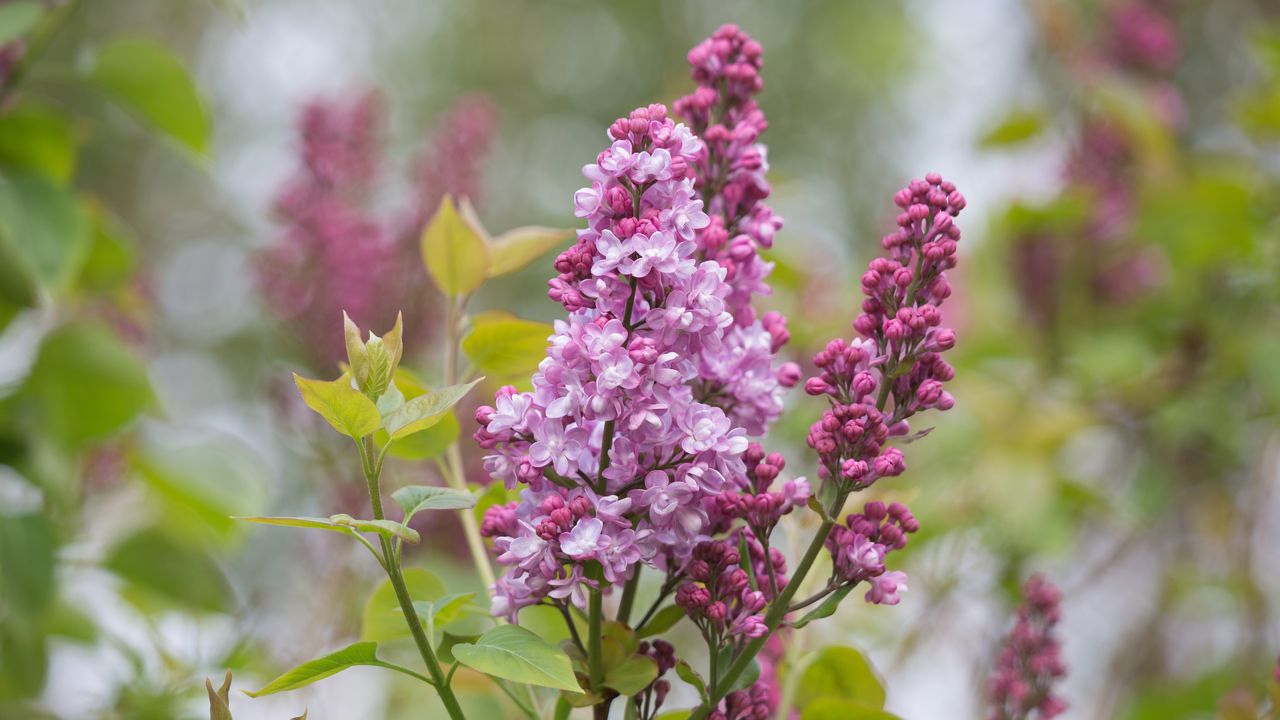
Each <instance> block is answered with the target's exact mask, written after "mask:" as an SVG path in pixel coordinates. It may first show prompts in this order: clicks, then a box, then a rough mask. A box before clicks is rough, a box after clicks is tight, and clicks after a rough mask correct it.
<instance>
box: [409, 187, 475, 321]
mask: <svg viewBox="0 0 1280 720" xmlns="http://www.w3.org/2000/svg"><path fill="white" fill-rule="evenodd" d="M474 214H475V213H474V211H471V210H470V203H468V202H467V201H466V200H463V201H462V214H459V211H458V209H457V208H456V207H455V206H454V204H453V198H451V197H448V196H446V197H445V199H444V200H443V201H442V202H441V203H440V208H439V209H438V210H437V211H436V214H435V216H434V217H432V218H431V221H430V222H428V223H427V227H426V228H425V229H424V230H423V231H422V259H423V262H424V263H426V267H427V274H428V275H430V276H431V280H432V281H433V282H435V284H436V287H438V288H440V292H442V293H444V294H445V295H448V296H450V297H458V296H461V295H469V294H470V293H472V292H474V291H475V289H476V288H478V287H480V285H482V284H483V283H484V281H485V278H486V277H488V267H489V250H488V247H487V246H486V245H485V242H484V236H483V234H482V233H483V231H482V230H480V229H478V228H477V226H476V225H475V224H473V223H471V222H468V221H467V219H466V218H464V215H468V216H471V217H474Z"/></svg>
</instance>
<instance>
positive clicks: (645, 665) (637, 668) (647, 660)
mask: <svg viewBox="0 0 1280 720" xmlns="http://www.w3.org/2000/svg"><path fill="white" fill-rule="evenodd" d="M657 679H658V664H657V663H656V662H654V661H653V658H651V657H649V656H648V655H632V656H631V657H629V658H627V659H626V660H624V661H623V662H622V664H620V665H618V666H617V667H615V668H612V669H611V670H609V671H608V672H607V673H605V676H604V684H605V687H611V688H613V689H614V690H617V691H618V692H620V693H622V694H623V695H624V696H626V695H635V694H636V693H638V692H640V691H641V690H644V689H645V688H646V687H648V686H649V683H651V682H653V681H654V680H657Z"/></svg>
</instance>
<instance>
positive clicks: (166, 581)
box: [103, 528, 235, 612]
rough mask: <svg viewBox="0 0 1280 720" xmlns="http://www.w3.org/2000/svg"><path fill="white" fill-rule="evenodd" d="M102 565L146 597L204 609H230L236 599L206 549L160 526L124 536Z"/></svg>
mask: <svg viewBox="0 0 1280 720" xmlns="http://www.w3.org/2000/svg"><path fill="white" fill-rule="evenodd" d="M103 566H104V567H106V569H108V570H110V571H111V572H113V573H115V574H116V575H117V576H119V577H120V578H122V579H124V580H126V581H128V582H129V583H130V584H131V585H132V587H134V588H136V589H138V590H142V591H145V595H146V597H147V598H148V599H157V600H162V601H165V603H166V604H167V603H174V604H177V605H179V606H182V607H185V608H190V609H193V610H201V611H207V612H229V611H230V610H231V608H232V606H233V605H234V603H235V593H234V592H233V591H232V589H231V583H230V582H229V581H228V580H227V577H226V575H224V574H223V572H222V569H221V568H219V567H218V564H217V563H216V562H214V559H213V558H212V557H210V556H209V554H208V553H206V552H204V551H203V550H201V549H197V548H193V547H188V546H186V545H183V544H180V543H178V542H177V541H175V540H174V538H173V537H172V536H171V535H170V534H168V533H166V532H165V531H163V530H161V529H159V528H145V529H143V530H140V531H138V532H136V533H134V534H132V535H130V536H128V537H127V538H125V539H124V541H123V542H121V543H120V544H118V545H116V546H115V547H114V548H113V549H112V550H111V552H110V553H109V554H108V555H107V559H106V561H105V562H104V563H103Z"/></svg>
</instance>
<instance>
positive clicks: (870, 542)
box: [826, 502, 920, 605]
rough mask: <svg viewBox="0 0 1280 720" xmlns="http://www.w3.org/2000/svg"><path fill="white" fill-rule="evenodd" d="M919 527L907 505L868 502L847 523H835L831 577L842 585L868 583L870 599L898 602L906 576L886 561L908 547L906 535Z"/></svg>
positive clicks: (831, 538)
mask: <svg viewBox="0 0 1280 720" xmlns="http://www.w3.org/2000/svg"><path fill="white" fill-rule="evenodd" d="M919 529H920V523H918V522H917V521H916V519H915V517H914V516H913V515H912V514H911V511H910V510H908V509H907V508H906V506H905V505H902V504H901V503H892V504H890V505H889V506H888V507H885V504H884V503H882V502H869V503H867V504H866V505H865V506H864V507H863V509H862V512H861V513H860V514H854V515H849V516H848V517H847V518H846V519H845V524H844V525H836V526H834V527H833V528H831V534H830V535H828V536H827V542H826V546H827V549H828V550H830V551H831V558H832V565H833V567H832V570H831V574H832V576H833V577H834V578H835V579H836V580H837V581H838V582H839V583H840V584H848V585H856V584H858V583H860V582H864V581H866V582H869V583H870V584H871V589H869V590H868V591H867V595H866V598H867V601H868V602H872V603H876V604H878V605H897V604H898V601H899V600H900V598H899V596H898V593H900V592H901V591H903V590H906V589H907V575H906V573H904V572H902V571H899V570H891V571H886V570H885V565H884V561H885V558H886V557H887V556H888V555H889V553H890V552H893V551H894V550H901V549H902V548H904V547H906V546H907V535H908V534H909V533H914V532H916V531H917V530H919Z"/></svg>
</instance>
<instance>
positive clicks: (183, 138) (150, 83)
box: [89, 38, 210, 155]
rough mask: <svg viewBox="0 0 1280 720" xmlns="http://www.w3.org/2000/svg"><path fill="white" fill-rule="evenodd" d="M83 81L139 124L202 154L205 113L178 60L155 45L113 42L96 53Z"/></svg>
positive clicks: (207, 123)
mask: <svg viewBox="0 0 1280 720" xmlns="http://www.w3.org/2000/svg"><path fill="white" fill-rule="evenodd" d="M89 79H90V80H92V81H93V83H94V84H95V85H97V86H98V87H100V88H102V90H103V91H104V92H106V93H107V94H108V95H109V96H111V98H112V99H113V100H115V101H116V102H117V103H119V104H120V105H122V106H123V107H124V108H126V109H127V110H129V111H130V112H132V113H133V114H134V115H136V116H138V117H139V118H140V119H141V120H142V121H143V122H145V123H147V124H148V125H150V126H151V127H153V128H155V129H157V130H159V131H160V132H163V133H164V134H166V135H168V136H169V137H171V138H173V139H174V140H176V141H178V142H179V143H181V144H183V145H185V146H186V147H188V148H190V149H191V150H192V151H194V152H195V153H196V154H198V155H203V154H204V153H205V151H206V150H207V149H208V143H209V127H210V121H209V112H208V109H207V108H205V105H204V101H203V100H202V99H201V98H200V93H199V92H198V91H197V90H196V85H195V83H194V82H193V81H192V80H191V76H190V75H188V74H187V70H186V68H185V67H183V65H182V62H181V61H180V60H178V58H176V57H174V55H173V53H171V52H169V50H168V49H167V48H165V47H164V46H163V45H160V44H158V43H155V42H152V41H150V40H145V39H141V38H129V39H123V40H116V41H115V42H113V43H111V44H110V45H108V46H106V47H105V48H103V49H102V51H101V52H100V53H98V57H97V61H96V62H95V63H94V65H93V67H92V69H91V70H90V72H89Z"/></svg>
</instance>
